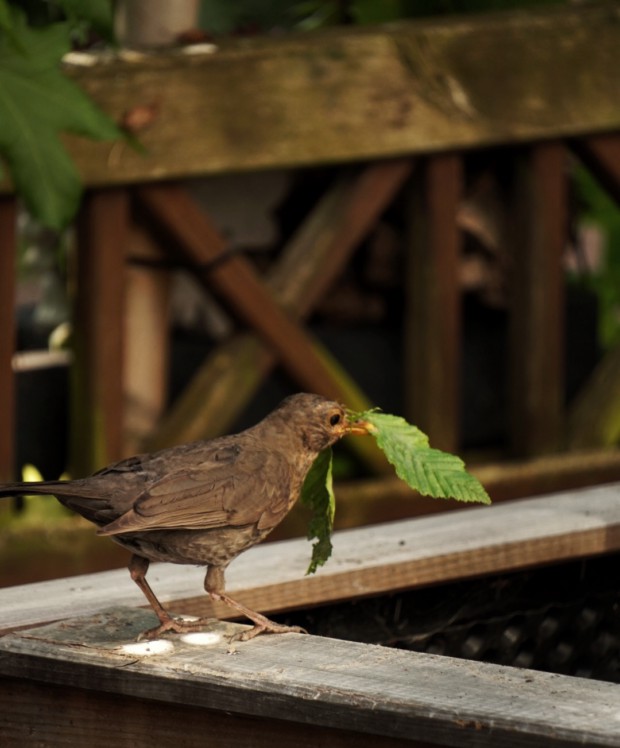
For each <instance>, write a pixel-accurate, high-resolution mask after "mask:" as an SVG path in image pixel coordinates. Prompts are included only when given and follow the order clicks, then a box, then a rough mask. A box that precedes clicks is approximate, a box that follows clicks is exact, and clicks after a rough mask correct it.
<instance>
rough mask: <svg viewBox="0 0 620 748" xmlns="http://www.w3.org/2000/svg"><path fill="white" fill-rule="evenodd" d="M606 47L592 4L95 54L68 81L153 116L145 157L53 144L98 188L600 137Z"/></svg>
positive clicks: (613, 40) (607, 18) (120, 107)
mask: <svg viewBox="0 0 620 748" xmlns="http://www.w3.org/2000/svg"><path fill="white" fill-rule="evenodd" d="M619 47H620V27H619V26H618V23H617V18H616V16H615V10H614V8H613V5H609V6H604V5H603V6H602V7H579V8H565V7H561V8H555V9H554V8H552V9H548V8H547V9H539V10H538V11H536V10H533V9H528V12H527V13H493V14H488V15H481V16H478V17H476V16H467V17H460V18H459V17H455V18H441V19H433V20H428V21H423V20H418V21H415V22H411V23H401V24H392V25H389V26H385V27H381V26H377V27H367V28H349V29H337V30H329V31H324V32H319V33H311V34H290V35H286V36H281V37H278V38H271V39H269V38H267V39H260V38H254V39H240V40H232V41H229V42H225V43H222V44H220V45H219V46H218V48H217V49H216V50H215V51H214V52H213V53H205V54H191V55H190V54H183V53H182V52H178V51H173V52H165V53H157V54H151V55H145V56H143V57H138V56H136V55H133V56H132V57H129V56H127V57H125V58H123V57H122V56H119V57H117V58H115V59H109V58H108V57H105V58H101V59H100V60H99V62H97V63H96V64H95V65H93V66H90V67H80V68H77V67H71V68H69V73H70V75H72V76H73V77H74V79H75V80H76V81H77V82H78V83H79V85H80V86H82V87H83V88H84V90H85V91H87V92H88V93H89V94H90V95H91V96H92V97H93V98H94V99H95V100H96V101H97V102H98V103H99V104H100V105H101V106H102V107H103V108H104V109H105V111H107V112H108V113H109V114H110V115H111V116H112V117H114V118H115V119H117V120H120V119H121V117H122V116H123V114H124V113H125V112H127V111H128V110H131V109H132V108H133V107H136V106H140V105H145V106H152V105H154V106H155V107H156V108H157V112H158V114H157V117H156V119H155V120H154V121H153V123H152V124H151V126H150V127H149V128H148V129H147V130H145V131H144V132H143V133H141V134H140V137H141V140H142V142H143V143H144V146H145V148H146V151H147V153H146V155H144V154H142V153H139V152H136V151H134V150H133V149H132V148H131V147H130V146H128V145H126V146H118V145H112V144H110V143H97V142H92V141H89V140H87V139H85V138H77V137H68V138H67V139H66V142H67V143H68V144H69V149H70V152H71V155H72V156H73V158H74V159H76V161H77V164H78V166H79V169H80V172H81V174H82V177H83V179H84V181H85V183H86V184H88V185H91V186H100V185H105V184H118V183H128V182H144V181H151V180H161V179H171V178H178V177H187V176H191V175H203V174H215V173H222V172H229V171H243V170H256V169H263V168H276V167H294V166H314V165H317V164H321V163H334V162H340V163H344V162H348V161H359V160H367V159H376V158H390V157H393V156H400V155H403V154H412V153H428V152H433V151H445V150H453V149H465V148H471V147H484V146H488V145H492V144H498V143H515V142H524V141H533V140H539V139H545V138H548V137H554V138H557V137H563V136H570V135H579V134H586V133H594V132H603V131H613V130H617V129H618V128H619V127H620V103H619V102H620V98H619V97H618V92H619V91H620V68H619V66H618V65H616V56H617V50H618V48H619ZM491 61H492V62H491Z"/></svg>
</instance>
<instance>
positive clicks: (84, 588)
mask: <svg viewBox="0 0 620 748" xmlns="http://www.w3.org/2000/svg"><path fill="white" fill-rule="evenodd" d="M619 496H620V488H619V487H618V485H616V484H611V485H607V486H601V487H598V488H589V489H584V490H581V491H569V492H565V493H558V494H553V495H551V496H545V497H537V498H533V499H525V500H522V501H514V502H504V503H502V504H496V505H493V506H492V507H481V508H471V509H466V510H458V509H457V510H455V511H449V512H446V513H443V514H438V515H432V516H426V517H420V518H417V519H412V520H403V521H399V522H392V523H386V524H383V525H373V526H371V527H364V528H357V529H353V530H345V531H341V532H337V533H335V535H334V538H333V540H334V552H333V556H332V558H331V559H330V561H329V562H328V563H327V564H326V566H324V567H323V568H321V569H320V570H319V571H318V572H317V573H316V574H315V575H312V576H304V574H305V571H306V569H307V567H308V563H309V560H310V545H309V543H307V542H306V541H305V540H302V539H296V540H286V541H280V542H275V543H268V544H266V545H262V546H258V547H255V548H252V549H250V550H248V551H247V552H246V553H244V554H242V555H241V556H240V557H239V558H238V559H237V560H236V561H235V562H234V563H233V564H231V567H230V569H229V570H228V572H227V590H228V592H229V593H230V594H231V595H232V596H233V597H235V598H236V599H238V600H240V601H242V602H243V603H245V604H246V605H248V606H249V607H253V608H255V609H260V610H261V611H263V612H274V611H282V610H289V609H294V608H302V607H308V606H312V605H318V604H321V603H327V602H332V601H339V600H347V599H355V598H357V597H362V596H370V595H378V594H383V593H386V592H390V591H397V590H405V589H411V588H414V587H416V586H420V585H427V584H434V583H435V584H436V583H440V582H448V581H451V580H456V579H463V578H467V577H471V576H476V575H484V574H494V573H500V572H504V571H512V570H516V569H521V568H524V567H530V566H534V565H537V564H545V563H552V562H555V561H559V560H564V559H574V558H582V557H586V556H590V555H595V554H601V553H608V552H611V551H616V550H618V549H620V501H619V500H618V499H619ZM412 500H413V499H412ZM203 577H204V572H203V570H201V569H197V568H194V567H188V566H173V565H169V564H153V565H152V566H151V568H150V570H149V575H148V578H149V581H150V582H151V585H152V586H153V588H154V590H155V592H156V594H157V595H158V597H159V598H160V600H161V601H162V602H163V603H164V604H167V605H169V606H170V607H171V608H172V609H173V610H174V611H176V612H182V613H190V614H192V615H217V616H220V617H221V616H229V617H230V616H231V611H230V610H229V609H227V608H225V607H223V606H213V605H212V604H211V603H210V601H209V600H208V599H207V596H206V595H205V594H203V593H202V583H203ZM143 604H144V600H143V598H142V595H141V594H140V592H139V590H138V589H137V587H136V586H135V585H134V584H133V583H132V582H131V580H130V579H129V575H128V573H127V571H126V570H124V569H123V570H118V571H110V572H102V573H100V574H90V575H85V576H81V577H73V578H70V579H65V580H54V581H48V582H41V583H36V584H30V585H24V586H23V587H14V588H6V589H2V590H0V631H7V630H10V629H12V628H15V627H23V626H28V625H34V624H37V623H43V622H47V621H53V620H58V619H61V618H63V617H65V616H66V612H67V611H68V610H75V611H80V612H81V613H84V614H91V613H96V612H99V611H101V610H103V609H106V608H109V607H110V606H118V605H132V606H141V605H143Z"/></svg>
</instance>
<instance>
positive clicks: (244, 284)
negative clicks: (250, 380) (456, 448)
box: [138, 185, 346, 402]
mask: <svg viewBox="0 0 620 748" xmlns="http://www.w3.org/2000/svg"><path fill="white" fill-rule="evenodd" d="M138 194H139V197H140V200H141V202H142V203H143V204H144V206H145V207H146V208H148V210H149V213H150V215H151V217H152V218H153V219H154V220H155V221H156V222H157V223H158V224H159V225H160V226H162V227H163V228H164V230H167V231H170V232H172V233H173V235H174V237H175V238H176V239H177V240H178V245H177V251H178V252H179V254H181V255H182V256H183V258H184V259H185V261H186V262H188V263H189V265H190V267H193V268H195V271H196V277H197V278H198V279H199V280H201V281H202V282H203V283H205V285H206V286H207V287H208V288H212V289H215V290H216V291H217V292H219V293H220V294H221V295H222V296H223V297H225V298H226V300H227V301H228V303H229V304H230V305H231V306H232V307H233V309H234V311H235V312H236V313H237V314H238V316H239V317H240V318H241V319H242V320H243V321H244V322H245V323H246V324H248V325H249V327H250V329H251V330H254V331H256V333H257V334H258V335H259V336H260V337H261V338H262V340H263V341H264V342H265V343H266V344H267V345H268V346H269V347H270V348H271V350H272V351H273V352H274V354H276V355H277V357H278V361H279V363H280V364H281V365H282V366H283V367H284V368H285V369H286V370H287V372H288V373H289V375H290V376H291V377H292V378H293V379H294V380H295V381H296V382H297V383H298V384H300V385H301V386H302V387H303V388H305V389H307V390H308V391H309V392H317V393H319V394H321V395H324V396H325V397H330V398H332V399H334V400H337V401H343V402H344V401H346V392H345V391H343V389H342V387H341V385H340V382H339V381H338V380H337V379H336V378H335V377H334V376H333V375H332V372H331V371H330V369H329V367H328V366H326V364H325V362H324V360H323V359H322V358H320V357H319V356H318V355H317V354H316V352H315V346H314V344H313V341H312V339H311V336H310V335H309V334H308V332H307V331H305V330H304V329H303V328H302V327H301V326H299V325H297V324H296V323H295V321H294V320H293V318H292V317H291V315H290V314H288V313H287V312H286V311H285V310H284V309H283V308H282V307H281V306H280V305H279V304H278V303H277V302H276V301H274V299H273V296H272V295H271V292H270V291H269V289H268V287H267V286H266V284H265V282H264V281H263V280H262V279H261V278H260V276H259V275H258V274H257V272H256V271H255V270H254V268H253V266H252V264H251V263H250V262H249V261H248V260H246V259H245V258H244V257H240V256H238V255H231V254H229V253H227V247H226V243H225V241H224V240H223V239H222V238H221V237H220V236H219V234H218V233H217V232H216V231H215V229H214V228H213V227H212V225H211V223H210V221H209V219H208V218H207V216H206V215H205V214H204V213H203V212H202V211H201V210H200V209H199V207H198V206H197V205H196V204H195V203H194V202H193V201H192V200H191V198H190V197H189V195H188V194H187V192H186V191H185V190H184V189H183V188H182V187H179V186H173V185H153V186H150V187H142V188H141V189H140V190H139V192H138ZM201 268H205V271H201Z"/></svg>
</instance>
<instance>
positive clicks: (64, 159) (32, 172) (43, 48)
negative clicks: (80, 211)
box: [0, 12, 122, 229]
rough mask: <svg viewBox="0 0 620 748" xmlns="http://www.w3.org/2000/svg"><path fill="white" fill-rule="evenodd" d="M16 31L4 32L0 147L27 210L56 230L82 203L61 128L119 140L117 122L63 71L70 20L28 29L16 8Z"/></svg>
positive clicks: (0, 40) (0, 46)
mask: <svg viewBox="0 0 620 748" xmlns="http://www.w3.org/2000/svg"><path fill="white" fill-rule="evenodd" d="M12 33H13V34H14V35H15V37H16V38H17V39H18V41H19V47H20V48H23V50H25V53H24V54H20V53H19V52H18V51H16V47H15V44H14V43H13V42H12V40H11V38H10V37H8V36H7V35H6V34H5V35H3V36H2V37H1V38H0V153H1V154H2V155H3V156H4V158H5V160H6V162H7V163H8V165H9V167H10V170H11V174H12V178H13V183H14V185H15V188H16V190H17V192H18V193H19V194H20V195H21V197H22V198H23V200H24V202H25V203H26V205H27V207H28V208H29V210H30V211H31V212H32V213H33V215H34V216H35V217H36V218H38V219H39V220H40V221H41V222H42V223H44V224H46V225H47V226H50V227H51V228H57V229H59V228H63V227H64V226H66V225H67V224H68V223H69V222H70V221H71V219H72V218H73V216H74V215H75V212H76V210H77V208H78V204H79V199H80V195H81V184H80V180H79V176H78V174H77V171H76V169H75V166H74V165H73V162H72V161H71V159H70V157H69V155H68V154H67V152H66V150H65V149H64V147H63V145H62V144H61V142H60V140H59V137H58V136H59V133H60V132H73V133H76V134H80V135H86V136H89V137H92V138H97V139H102V140H105V139H116V138H119V137H122V133H121V131H120V130H119V128H118V127H117V126H116V125H115V123H114V122H113V121H112V120H111V119H110V118H109V117H108V116H107V115H106V114H104V113H103V112H102V111H101V110H100V109H98V108H97V106H96V105H95V104H94V103H93V102H92V101H91V100H90V99H89V98H88V96H86V94H84V93H83V92H82V90H81V89H80V88H79V87H78V86H77V85H76V84H74V83H73V82H72V81H71V80H69V78H67V77H66V76H65V75H64V74H63V73H62V71H61V69H60V61H61V59H62V56H63V55H64V54H65V53H66V52H68V51H69V48H70V46H69V26H68V24H65V23H56V24H52V25H50V26H47V27H43V28H29V27H28V26H27V24H26V22H25V20H24V17H23V15H22V14H21V13H19V12H14V13H13V25H12Z"/></svg>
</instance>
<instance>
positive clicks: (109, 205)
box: [71, 189, 128, 476]
mask: <svg viewBox="0 0 620 748" xmlns="http://www.w3.org/2000/svg"><path fill="white" fill-rule="evenodd" d="M127 224H128V196H127V194H126V192H125V191H124V190H122V189H111V190H98V191H94V192H91V193H89V194H87V195H86V197H85V199H84V204H83V207H82V210H81V213H80V216H79V220H78V248H77V258H76V263H77V278H76V279H77V288H76V299H75V317H74V319H75V365H74V371H73V393H72V394H73V402H72V430H71V432H72V433H71V436H72V453H71V457H72V459H71V463H72V465H71V466H72V470H73V472H74V474H75V475H76V476H77V475H82V474H84V473H89V472H91V471H92V470H93V469H95V468H98V467H101V466H102V465H104V464H106V463H108V462H110V461H112V460H115V459H118V458H119V457H121V456H122V444H123V340H124V325H125V314H124V312H125V264H124V260H125V245H126V233H127Z"/></svg>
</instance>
